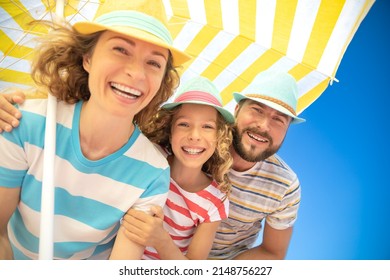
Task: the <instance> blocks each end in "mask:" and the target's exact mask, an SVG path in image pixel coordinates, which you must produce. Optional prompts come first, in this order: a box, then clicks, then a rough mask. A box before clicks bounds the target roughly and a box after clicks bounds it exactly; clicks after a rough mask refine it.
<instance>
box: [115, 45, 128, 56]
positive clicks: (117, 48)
mask: <svg viewBox="0 0 390 280" xmlns="http://www.w3.org/2000/svg"><path fill="white" fill-rule="evenodd" d="M114 50H115V51H118V52H120V53H123V54H126V55H127V54H128V52H127V50H126V49H125V48H122V47H114Z"/></svg>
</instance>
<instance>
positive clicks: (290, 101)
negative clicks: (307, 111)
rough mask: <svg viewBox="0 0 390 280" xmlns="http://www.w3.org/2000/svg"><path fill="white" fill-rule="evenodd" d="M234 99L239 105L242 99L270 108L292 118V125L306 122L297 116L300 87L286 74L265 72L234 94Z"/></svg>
mask: <svg viewBox="0 0 390 280" xmlns="http://www.w3.org/2000/svg"><path fill="white" fill-rule="evenodd" d="M233 96H234V99H235V100H236V102H237V103H239V102H240V101H241V100H242V99H251V100H253V101H256V102H259V103H262V104H264V105H266V106H269V107H271V108H273V109H275V110H277V111H279V112H281V113H283V114H285V115H287V116H290V117H291V118H292V121H291V123H292V124H297V123H301V122H304V121H305V119H302V118H299V117H298V116H297V114H296V108H297V102H298V87H297V82H296V80H295V79H294V77H293V76H291V75H290V74H288V73H286V72H279V71H270V70H268V71H264V72H261V73H260V74H258V75H257V76H256V77H255V79H254V80H253V81H252V82H251V83H250V84H249V85H248V86H247V87H246V88H245V89H244V90H243V91H242V92H241V93H239V92H235V93H233Z"/></svg>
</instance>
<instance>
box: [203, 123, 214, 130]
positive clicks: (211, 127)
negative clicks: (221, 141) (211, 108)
mask: <svg viewBox="0 0 390 280" xmlns="http://www.w3.org/2000/svg"><path fill="white" fill-rule="evenodd" d="M203 127H204V128H207V129H214V126H213V125H211V124H205V125H204V126H203Z"/></svg>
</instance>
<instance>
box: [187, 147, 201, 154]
mask: <svg viewBox="0 0 390 280" xmlns="http://www.w3.org/2000/svg"><path fill="white" fill-rule="evenodd" d="M183 150H184V151H186V152H187V153H189V154H190V155H197V154H200V153H201V152H203V151H204V149H188V148H187V149H186V148H183Z"/></svg>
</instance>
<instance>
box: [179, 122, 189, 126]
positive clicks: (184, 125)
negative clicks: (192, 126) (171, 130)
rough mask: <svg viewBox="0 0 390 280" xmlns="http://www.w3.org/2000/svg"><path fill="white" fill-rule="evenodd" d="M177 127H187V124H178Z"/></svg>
mask: <svg viewBox="0 0 390 280" xmlns="http://www.w3.org/2000/svg"><path fill="white" fill-rule="evenodd" d="M177 126H182V127H188V126H189V125H188V123H184V122H181V123H178V124H177Z"/></svg>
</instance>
